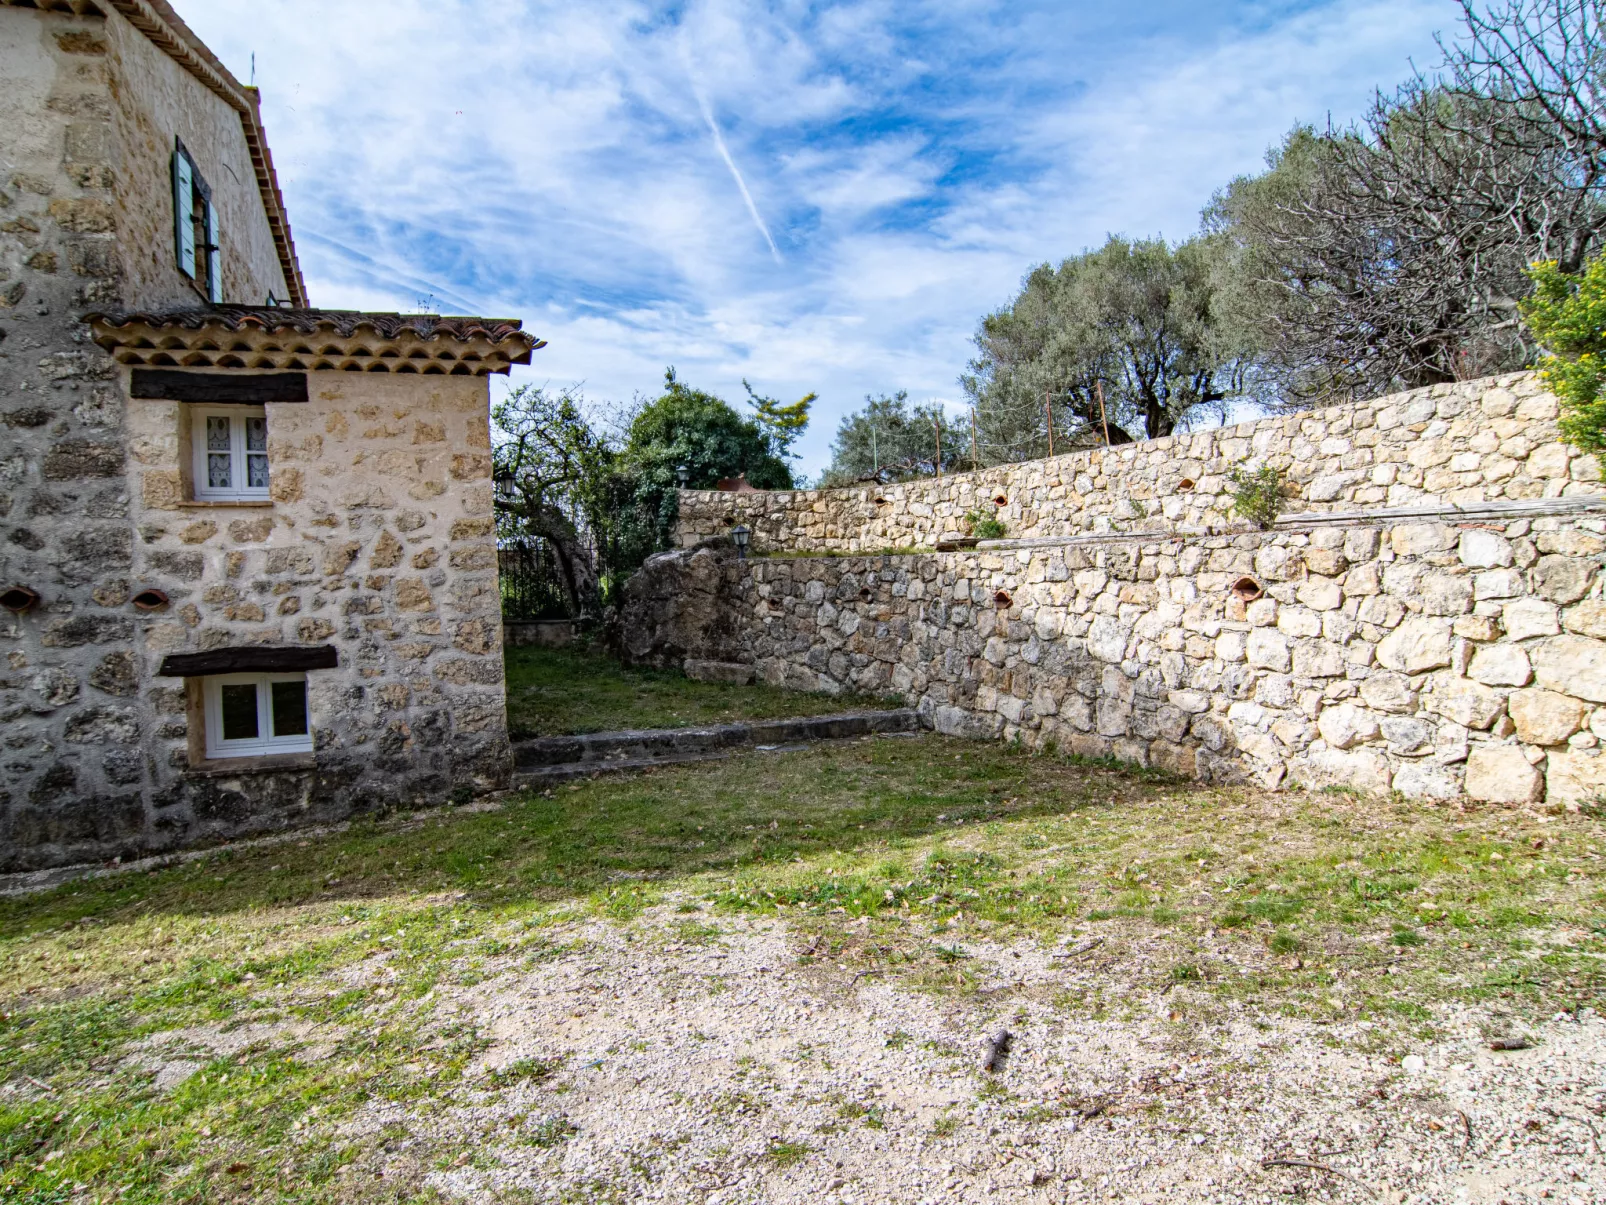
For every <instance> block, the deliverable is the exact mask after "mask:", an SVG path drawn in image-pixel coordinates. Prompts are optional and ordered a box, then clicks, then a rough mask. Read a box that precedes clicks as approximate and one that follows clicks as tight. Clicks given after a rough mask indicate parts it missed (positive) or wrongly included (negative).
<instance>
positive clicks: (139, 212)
mask: <svg viewBox="0 0 1606 1205" xmlns="http://www.w3.org/2000/svg"><path fill="white" fill-rule="evenodd" d="M106 7H107V9H108V10H109V12H108V16H107V17H106V19H105V23H104V35H103V36H102V37H101V39H100V42H99V45H100V46H102V47H103V48H104V55H105V60H106V61H105V71H106V75H107V78H108V81H109V83H110V89H109V100H110V111H109V117H110V125H109V133H110V135H111V137H112V139H113V153H114V157H115V162H116V168H115V171H114V173H113V184H112V187H113V192H114V194H115V197H116V202H115V204H116V214H117V223H118V236H119V237H118V243H119V245H120V246H121V247H122V248H123V250H124V260H125V262H124V272H125V273H126V278H127V285H126V288H127V291H128V295H129V296H130V297H137V298H138V299H139V300H138V302H137V303H136V304H138V305H139V306H141V307H144V308H158V307H168V306H194V305H199V304H201V303H202V301H203V300H204V298H202V297H201V295H200V293H199V292H198V291H197V290H196V288H195V286H194V284H193V283H192V282H191V281H190V280H189V278H188V277H186V276H184V275H183V273H181V272H180V271H179V270H178V264H177V260H176V258H175V256H174V251H173V200H172V198H173V185H172V174H171V173H172V155H173V139H174V136H175V135H176V136H177V137H179V138H182V139H183V140H184V146H185V148H186V149H187V150H188V151H189V152H190V155H191V157H193V158H194V160H195V163H196V166H197V167H198V168H199V169H200V172H201V175H202V176H203V177H204V178H205V180H206V183H207V185H208V187H210V188H211V190H212V202H213V204H214V205H215V206H216V208H217V211H218V226H219V228H220V231H221V238H220V239H219V246H220V247H221V248H222V261H223V262H222V268H223V297H224V300H226V301H229V302H233V303H237V304H240V305H262V304H263V303H264V302H265V301H266V300H267V296H268V294H269V293H270V292H271V293H272V294H273V295H274V297H276V298H278V299H279V300H280V301H283V300H285V299H286V298H287V297H289V295H290V290H289V287H288V286H287V284H286V283H285V279H284V269H283V267H282V265H281V264H280V262H279V253H278V248H277V246H276V245H275V243H274V241H273V231H272V228H271V227H270V226H269V224H268V219H267V212H266V210H264V208H263V205H262V193H261V191H260V190H259V188H258V184H257V177H256V170H255V168H254V167H253V166H252V163H251V152H250V148H249V146H248V145H247V143H246V140H245V132H244V130H243V128H242V127H241V124H240V115H239V114H238V113H237V112H235V110H234V109H232V108H231V107H229V105H227V104H225V103H224V101H223V100H222V98H221V97H219V96H217V95H216V94H214V93H213V92H212V91H211V90H210V89H209V88H207V87H206V85H205V84H203V83H202V82H201V81H200V80H198V79H196V78H195V76H194V75H192V74H191V73H190V72H189V71H188V70H186V69H185V68H184V67H183V65H181V64H180V63H178V62H176V61H174V60H173V58H172V57H171V56H169V55H168V54H166V53H165V52H164V51H162V50H161V49H160V48H159V47H157V46H155V45H154V44H152V42H151V41H150V39H149V38H147V37H146V36H145V35H144V34H142V33H141V32H140V31H139V30H137V29H135V28H134V27H133V26H132V25H130V24H129V23H128V22H127V21H126V20H124V19H123V17H122V16H121V15H120V14H119V13H118V12H117V10H116V9H113V8H111V6H110V5H107V6H106ZM85 33H86V35H87V36H86V38H85V40H84V42H83V43H82V44H83V45H85V46H86V47H93V46H94V45H95V31H94V27H93V26H90V25H85ZM97 115H98V114H97Z"/></svg>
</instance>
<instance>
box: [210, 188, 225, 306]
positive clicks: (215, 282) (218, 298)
mask: <svg viewBox="0 0 1606 1205" xmlns="http://www.w3.org/2000/svg"><path fill="white" fill-rule="evenodd" d="M222 241H223V240H222V239H221V238H219V237H218V229H217V206H215V205H213V204H212V199H211V198H210V197H208V198H207V201H206V298H207V300H208V301H210V302H211V303H212V304H213V305H219V304H221V303H222V301H223V248H222V247H221V246H220V245H219V244H221V243H222Z"/></svg>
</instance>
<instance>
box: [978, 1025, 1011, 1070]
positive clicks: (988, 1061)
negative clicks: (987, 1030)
mask: <svg viewBox="0 0 1606 1205" xmlns="http://www.w3.org/2000/svg"><path fill="white" fill-rule="evenodd" d="M1012 1037H1013V1035H1012V1034H1011V1033H1010V1032H1009V1030H1007V1029H1000V1030H999V1031H998V1032H997V1033H996V1034H994V1035H993V1036H992V1037H991V1038H989V1039H988V1040H987V1057H986V1058H985V1059H983V1060H982V1064H981V1065H982V1070H984V1071H997V1070H998V1068H999V1067H1000V1066H1002V1065H1003V1062H1004V1056H1005V1055H1006V1054H1008V1053H1009V1043H1010V1040H1011V1038H1012Z"/></svg>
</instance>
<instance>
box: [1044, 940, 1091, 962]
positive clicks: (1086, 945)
mask: <svg viewBox="0 0 1606 1205" xmlns="http://www.w3.org/2000/svg"><path fill="white" fill-rule="evenodd" d="M1103 944H1104V939H1103V938H1102V937H1095V938H1093V939H1092V940H1091V941H1084V942H1083V943H1082V944H1081V945H1079V946H1077V947H1076V949H1074V950H1062V951H1060V952H1059V953H1058V954H1051V955H1049V957H1051V958H1080V957H1081V956H1082V955H1083V954H1086V953H1087V952H1088V951H1089V950H1096V949H1098V948H1099V947H1100V946H1102V945H1103Z"/></svg>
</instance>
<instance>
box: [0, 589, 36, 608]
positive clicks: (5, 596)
mask: <svg viewBox="0 0 1606 1205" xmlns="http://www.w3.org/2000/svg"><path fill="white" fill-rule="evenodd" d="M38 601H39V593H38V591H36V590H30V589H28V587H27V586H11V587H8V588H7V589H6V590H4V591H0V607H4V608H5V609H6V610H8V611H10V612H11V613H12V614H14V615H21V614H22V613H23V612H24V611H26V610H27V609H28V608H29V607H31V606H33V605H34V604H36V603H37V602H38Z"/></svg>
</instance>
